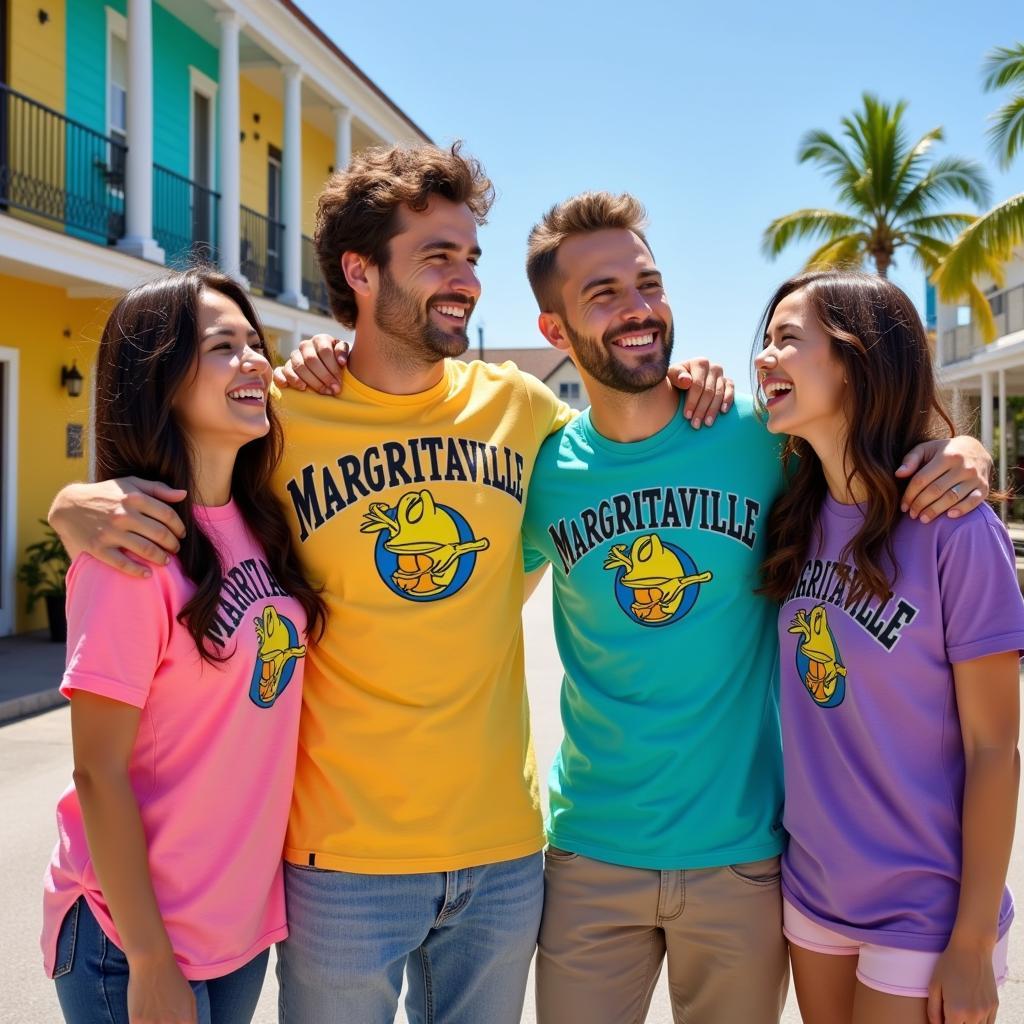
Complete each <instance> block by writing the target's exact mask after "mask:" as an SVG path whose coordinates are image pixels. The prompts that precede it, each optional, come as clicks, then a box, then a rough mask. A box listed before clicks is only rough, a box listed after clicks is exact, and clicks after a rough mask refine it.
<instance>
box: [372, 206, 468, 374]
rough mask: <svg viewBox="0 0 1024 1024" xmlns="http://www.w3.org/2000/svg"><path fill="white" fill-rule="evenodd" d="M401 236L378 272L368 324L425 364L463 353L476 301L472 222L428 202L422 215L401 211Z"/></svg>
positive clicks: (464, 212) (461, 212) (458, 209)
mask: <svg viewBox="0 0 1024 1024" xmlns="http://www.w3.org/2000/svg"><path fill="white" fill-rule="evenodd" d="M398 217H399V223H400V228H401V230H400V231H399V232H398V233H397V234H396V235H395V236H394V237H393V238H392V239H391V242H390V248H389V253H388V261H387V263H386V264H385V265H384V266H382V267H381V268H380V274H379V278H378V281H379V283H378V289H377V295H376V302H375V306H374V322H375V324H376V326H377V327H378V328H379V329H380V331H381V332H382V333H383V334H385V335H386V336H387V337H388V338H389V339H391V340H392V341H393V342H396V343H398V344H399V345H401V346H402V347H403V348H404V349H405V351H406V353H407V354H412V355H414V356H415V357H416V358H418V359H422V360H423V361H425V362H436V361H437V360H439V359H443V358H445V357H446V356H459V355H461V354H462V353H463V352H465V351H466V349H467V348H468V347H469V334H468V331H467V328H468V325H469V318H470V316H471V315H472V313H473V309H474V308H475V306H476V303H477V300H478V299H479V298H480V282H479V281H478V280H477V276H476V265H477V261H478V260H479V258H480V247H479V246H478V245H477V239H476V221H475V220H474V218H473V214H472V213H471V212H470V210H469V208H468V207H467V206H465V205H464V204H459V203H452V202H449V201H448V200H447V199H443V198H442V197H440V196H432V197H431V199H430V202H429V203H428V204H427V207H426V209H424V210H423V211H414V210H410V209H407V208H404V207H403V208H402V209H401V210H400V211H399V213H398Z"/></svg>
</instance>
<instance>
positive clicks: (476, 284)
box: [448, 260, 482, 301]
mask: <svg viewBox="0 0 1024 1024" xmlns="http://www.w3.org/2000/svg"><path fill="white" fill-rule="evenodd" d="M448 287H449V288H451V290H452V291H453V292H459V293H461V294H462V295H465V296H466V297H467V298H471V299H473V300H474V301H475V300H476V299H479V298H480V292H481V290H482V289H481V287H480V278H478V277H477V276H476V267H475V266H474V265H473V264H472V263H470V262H469V261H468V260H462V261H456V262H453V264H452V276H451V278H449V280H448Z"/></svg>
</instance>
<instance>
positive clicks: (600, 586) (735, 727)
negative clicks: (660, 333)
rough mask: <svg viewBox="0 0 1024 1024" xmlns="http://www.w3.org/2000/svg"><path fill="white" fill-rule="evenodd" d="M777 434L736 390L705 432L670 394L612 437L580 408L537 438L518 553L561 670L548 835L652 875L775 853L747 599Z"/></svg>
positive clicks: (773, 704)
mask: <svg viewBox="0 0 1024 1024" xmlns="http://www.w3.org/2000/svg"><path fill="white" fill-rule="evenodd" d="M779 444H780V442H779V440H778V439H777V438H775V437H773V436H772V435H770V434H769V433H768V432H767V430H765V428H764V426H763V425H762V424H761V423H760V421H759V420H758V419H757V417H756V415H755V413H754V410H753V403H752V401H751V399H750V398H742V397H741V398H739V399H737V401H736V405H735V409H734V411H732V412H730V413H729V414H728V415H726V416H724V417H721V418H720V419H719V420H718V421H717V423H716V424H715V425H714V427H712V428H711V429H704V430H700V431H695V430H693V428H692V427H691V426H690V425H689V423H688V422H687V421H686V420H685V419H684V418H683V416H682V403H680V411H679V413H678V414H677V415H676V416H675V418H674V419H673V420H672V421H671V422H670V423H669V424H668V425H667V426H666V427H664V428H663V429H662V430H661V431H659V432H658V433H657V434H655V435H654V436H653V437H649V438H647V439H646V440H643V441H637V442H634V443H632V444H620V443H617V442H614V441H610V440H608V439H607V438H605V437H602V436H601V435H600V434H599V433H598V432H597V431H596V430H595V429H594V427H593V425H592V423H591V421H590V414H589V410H588V411H587V412H584V413H583V414H582V415H581V416H579V417H578V418H577V419H576V420H574V421H573V422H572V423H570V424H568V426H566V427H564V428H563V429H562V430H560V431H559V432H558V433H556V434H553V435H552V436H551V437H549V438H548V439H547V441H546V442H545V443H544V446H543V448H542V449H541V452H540V455H539V457H538V459H537V464H536V467H535V468H534V471H533V477H532V479H531V482H530V489H529V495H528V499H527V507H526V515H525V519H524V524H523V547H524V557H525V562H526V569H527V571H532V570H534V569H537V568H539V567H540V566H541V565H543V564H544V562H545V561H549V562H551V563H552V572H553V577H554V582H553V593H554V622H555V638H556V640H557V643H558V650H559V653H560V655H561V658H562V665H563V668H564V670H565V677H564V680H563V684H562V697H561V706H562V722H563V725H564V728H565V738H564V739H563V741H562V745H561V748H560V750H559V752H558V754H557V755H556V757H555V763H554V766H553V768H552V770H551V778H550V793H551V814H550V818H549V821H548V836H549V839H550V841H551V843H552V845H554V846H558V847H561V848H562V849H565V850H570V851H573V852H575V853H580V854H583V855H584V856H588V857H593V858H596V859H598V860H603V861H607V862H610V863H613V864H624V865H628V866H631V867H642V868H655V869H659V870H671V869H677V868H700V867H711V866H718V865H724V864H738V863H742V862H744V861H751V860H759V859H761V858H763V857H770V856H773V855H775V854H777V853H779V852H780V851H781V850H782V847H783V831H782V824H781V818H782V751H781V744H780V730H779V715H778V680H777V665H778V657H777V652H778V645H777V637H776V626H777V621H776V620H777V616H778V608H777V606H776V605H775V604H774V603H772V602H771V601H769V600H767V599H765V598H763V597H759V596H757V595H755V594H754V593H753V589H754V587H756V586H757V584H758V578H759V577H758V568H759V565H760V563H761V561H762V560H763V558H764V555H765V543H766V541H765V531H766V528H767V519H768V513H769V511H770V509H771V506H772V502H773V501H774V500H775V498H776V497H777V496H778V494H779V493H780V491H781V488H782V472H781V468H780V462H779Z"/></svg>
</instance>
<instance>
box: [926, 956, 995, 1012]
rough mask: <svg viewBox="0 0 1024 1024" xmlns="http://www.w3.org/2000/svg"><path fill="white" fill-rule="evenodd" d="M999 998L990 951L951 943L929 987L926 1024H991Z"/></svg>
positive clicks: (940, 959) (936, 967) (937, 965)
mask: <svg viewBox="0 0 1024 1024" xmlns="http://www.w3.org/2000/svg"><path fill="white" fill-rule="evenodd" d="M998 1007H999V997H998V995H997V994H996V979H995V975H994V973H993V971H992V950H991V949H990V948H987V947H986V946H984V945H981V944H971V945H964V946H959V945H956V944H955V941H951V942H950V944H949V945H948V946H947V947H946V951H945V952H944V953H943V954H942V956H941V957H940V958H939V962H938V963H937V964H936V965H935V973H934V974H933V975H932V980H931V984H930V985H929V986H928V1024H994V1022H995V1019H996V1010H997V1009H998Z"/></svg>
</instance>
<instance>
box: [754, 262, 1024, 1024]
mask: <svg viewBox="0 0 1024 1024" xmlns="http://www.w3.org/2000/svg"><path fill="white" fill-rule="evenodd" d="M761 337H762V338H763V348H762V349H761V350H760V352H759V353H758V355H757V357H756V359H755V367H756V371H757V377H758V384H759V399H760V401H761V402H762V404H763V408H764V411H765V412H766V414H767V419H768V429H769V430H771V431H772V432H773V433H779V434H786V435H788V441H787V444H786V446H785V455H784V457H785V460H786V465H787V469H788V470H789V471H790V476H791V482H790V486H789V488H788V490H787V491H786V493H785V494H784V495H783V496H782V497H781V498H780V499H779V500H778V501H777V503H776V505H775V507H774V508H773V509H772V513H771V517H770V522H769V550H770V551H772V552H773V553H772V555H771V556H770V557H769V558H768V559H767V560H766V562H765V563H764V566H763V580H764V584H763V592H764V593H766V594H768V595H770V596H771V597H774V598H775V599H776V600H778V601H779V602H780V604H781V609H780V614H779V638H780V658H781V701H782V728H783V749H784V763H785V777H786V809H785V826H786V829H787V830H788V831H789V833H790V843H789V848H788V850H787V852H786V854H785V857H784V860H783V876H782V884H783V896H784V915H783V919H784V923H785V932H786V935H787V937H788V938H789V941H790V948H791V954H792V962H793V974H794V980H795V983H796V991H797V997H798V1000H799V1003H800V1010H801V1013H802V1015H803V1019H804V1021H805V1022H807V1024H834V1022H853V1024H869V1022H870V1024H889V1022H893V1024H903V1022H906V1024H909V1022H923V1021H925V1020H926V1019H927V1020H928V1021H930V1022H933V1024H939V1022H945V1024H953V1022H955V1024H961V1022H969V1024H975V1022H989V1021H992V1020H994V1018H995V1010H996V1005H997V997H996V986H997V985H998V984H999V983H1000V982H1001V981H1002V980H1003V979H1004V978H1005V976H1006V947H1007V933H1008V929H1009V927H1010V921H1011V918H1012V913H1013V904H1012V900H1011V898H1010V893H1009V891H1008V890H1007V889H1006V885H1005V879H1006V871H1007V864H1008V862H1009V856H1010V847H1011V842H1012V838H1013V827H1014V819H1015V807H1016V800H1017V782H1018V768H1019V758H1018V754H1017V732H1018V669H1019V664H1018V662H1019V657H1020V652H1021V649H1022V648H1024V601H1022V599H1021V593H1020V590H1019V589H1018V586H1017V578H1016V572H1015V562H1014V553H1013V548H1012V546H1011V544H1010V542H1009V538H1008V537H1007V534H1006V531H1005V529H1004V528H1003V526H1002V524H1001V523H1000V522H999V520H998V519H997V518H996V516H995V515H994V514H993V512H992V510H991V508H989V507H988V506H987V505H982V506H981V507H980V508H978V509H976V510H975V511H973V512H970V513H968V514H967V515H965V516H963V517H962V518H960V519H955V520H953V519H948V518H945V517H940V518H938V519H936V520H935V521H934V522H932V523H928V524H925V523H923V522H921V521H919V520H913V519H911V518H910V517H908V516H906V515H904V514H903V511H902V509H901V502H902V495H901V493H900V489H899V486H900V482H899V481H898V480H897V479H896V477H895V476H894V471H895V469H896V468H897V466H899V465H900V462H901V458H902V455H903V453H904V452H906V451H907V450H908V449H909V448H910V447H912V446H913V445H915V444H917V443H918V442H919V441H923V440H926V439H928V438H931V437H934V436H935V435H936V434H937V433H939V432H941V433H947V432H948V433H949V434H952V433H953V432H954V431H953V429H952V423H951V421H950V418H949V416H948V415H947V414H946V412H945V410H944V409H943V408H942V405H941V403H940V400H939V396H938V394H937V390H936V385H935V380H934V375H933V371H932V365H931V357H930V351H929V346H928V340H927V337H926V335H925V332H924V328H923V327H922V324H921V321H920V318H919V316H918V314H917V312H916V310H915V309H914V307H913V305H912V304H911V302H910V300H909V299H908V298H907V296H906V295H904V294H903V292H902V291H900V290H899V289H898V288H897V287H896V286H895V285H893V284H891V283H890V282H888V281H886V280H883V279H881V278H878V277H872V276H868V275H864V274H855V273H843V272H822V273H809V274H804V275H802V276H800V277H797V278H794V279H792V280H790V281H787V282H786V283H785V284H783V285H782V286H781V287H780V288H779V290H778V291H777V292H776V293H775V296H774V297H773V298H772V301H771V302H770V304H769V306H768V309H767V311H766V314H765V318H764V321H763V323H762V331H761Z"/></svg>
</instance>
